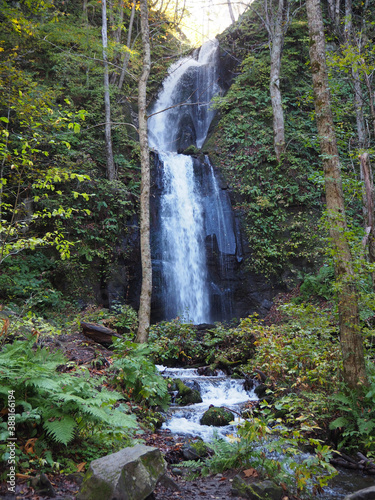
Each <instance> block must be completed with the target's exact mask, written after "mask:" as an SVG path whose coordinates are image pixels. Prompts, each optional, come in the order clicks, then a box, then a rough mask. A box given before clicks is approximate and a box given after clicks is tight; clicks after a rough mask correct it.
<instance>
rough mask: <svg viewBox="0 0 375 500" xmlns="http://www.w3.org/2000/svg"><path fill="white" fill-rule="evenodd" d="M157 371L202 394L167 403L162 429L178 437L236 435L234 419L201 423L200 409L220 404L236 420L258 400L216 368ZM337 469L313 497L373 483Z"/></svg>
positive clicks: (333, 496) (328, 497) (335, 497)
mask: <svg viewBox="0 0 375 500" xmlns="http://www.w3.org/2000/svg"><path fill="white" fill-rule="evenodd" d="M158 370H159V371H160V373H161V374H162V375H163V376H164V377H169V378H171V379H177V378H178V379H180V380H181V381H182V382H183V383H184V384H185V385H187V386H188V387H190V388H192V389H196V390H198V391H199V392H200V394H201V397H202V403H197V404H192V405H188V406H178V405H177V404H174V403H172V405H171V406H170V408H169V410H168V412H167V414H166V421H165V423H164V424H163V426H162V429H165V430H166V429H168V430H169V431H170V432H171V433H172V434H174V435H175V436H176V437H177V438H178V439H181V438H194V437H199V438H201V439H203V441H204V442H206V443H209V442H210V441H212V440H213V439H215V437H217V438H219V439H220V438H223V439H226V436H228V435H231V434H236V427H237V422H236V424H233V425H228V426H223V427H213V426H207V425H201V424H200V419H201V418H202V415H203V414H204V412H205V411H206V410H207V409H208V408H209V407H210V405H213V406H218V407H222V406H223V407H225V408H228V409H230V410H232V411H233V412H234V414H235V415H236V418H235V421H237V420H238V417H237V414H238V413H240V412H241V409H242V408H244V406H245V405H246V403H248V402H249V401H250V402H251V401H257V400H258V398H257V396H256V394H255V393H254V390H250V391H246V390H245V389H244V380H241V379H231V378H230V377H229V376H228V375H226V374H225V373H224V372H221V371H220V370H218V371H217V375H216V376H205V375H199V373H198V370H197V369H194V368H167V367H165V366H158ZM306 456H307V455H306ZM338 470H339V475H338V476H336V477H335V478H334V479H333V480H332V482H331V484H330V486H329V487H327V488H325V491H324V493H323V494H321V495H317V496H316V498H317V499H319V500H342V499H343V498H344V497H345V495H348V494H349V493H353V492H354V491H358V490H360V489H363V488H368V487H370V486H374V485H375V479H374V477H373V476H364V475H361V474H359V473H356V472H352V471H349V470H346V469H338Z"/></svg>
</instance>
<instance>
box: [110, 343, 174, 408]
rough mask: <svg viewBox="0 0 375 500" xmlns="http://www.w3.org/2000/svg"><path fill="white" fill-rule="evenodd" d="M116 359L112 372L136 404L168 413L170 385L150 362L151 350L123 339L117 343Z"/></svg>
mask: <svg viewBox="0 0 375 500" xmlns="http://www.w3.org/2000/svg"><path fill="white" fill-rule="evenodd" d="M114 349H115V352H116V358H117V359H115V361H114V363H113V365H112V371H113V372H114V376H115V380H116V381H117V384H118V385H120V386H121V388H122V389H125V390H126V391H128V392H130V393H131V396H132V399H133V400H134V401H136V402H146V403H147V404H148V405H150V406H160V407H161V408H162V409H163V410H165V409H167V408H168V406H169V403H170V396H169V393H168V381H167V380H166V379H164V378H163V377H162V376H161V375H160V373H159V372H158V370H157V368H156V367H155V365H154V363H153V362H152V361H151V360H150V357H149V356H150V353H151V348H150V347H148V346H147V345H145V344H140V345H139V344H135V343H133V342H130V341H124V340H122V339H115V340H114Z"/></svg>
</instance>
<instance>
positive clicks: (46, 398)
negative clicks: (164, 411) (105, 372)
mask: <svg viewBox="0 0 375 500" xmlns="http://www.w3.org/2000/svg"><path fill="white" fill-rule="evenodd" d="M34 341H35V338H34V337H33V336H30V337H29V338H28V339H27V340H26V341H21V340H15V341H14V342H13V344H7V345H5V346H3V348H2V350H1V352H0V398H1V402H2V407H3V408H7V398H8V394H9V393H10V392H9V391H12V392H11V394H12V395H14V398H15V423H16V429H17V435H18V436H20V437H21V435H22V434H23V435H25V436H27V438H28V439H29V438H32V437H38V438H42V439H43V435H44V438H45V439H46V440H49V441H50V442H52V443H61V444H63V445H67V444H68V443H69V442H71V441H72V440H73V439H74V438H75V437H78V436H79V435H87V434H88V433H93V434H98V435H102V437H103V439H125V440H126V439H129V438H130V437H131V436H132V435H133V433H134V430H135V429H137V423H136V421H135V417H134V416H131V415H126V414H125V410H126V407H123V406H119V407H117V408H115V404H116V403H117V401H118V400H120V399H122V395H121V394H119V393H118V392H114V391H110V390H108V389H106V388H105V387H104V386H102V384H103V382H104V381H103V379H99V378H96V379H95V378H93V377H92V376H91V374H90V373H89V371H88V370H87V369H86V368H83V367H80V368H79V369H78V370H77V371H76V372H75V373H74V374H72V373H70V374H66V373H59V372H58V371H57V369H58V367H59V366H60V365H64V364H65V363H66V362H67V360H66V358H65V357H64V356H63V355H62V354H61V352H59V351H57V352H51V351H49V350H48V349H46V348H41V347H35V346H34ZM7 437H8V431H7V422H6V421H3V422H2V423H1V424H0V439H1V441H3V442H4V440H6V438H7ZM1 449H2V452H3V453H4V452H5V453H6V446H5V445H2V448H1Z"/></svg>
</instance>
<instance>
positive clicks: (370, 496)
mask: <svg viewBox="0 0 375 500" xmlns="http://www.w3.org/2000/svg"><path fill="white" fill-rule="evenodd" d="M374 499H375V486H370V487H369V488H365V489H364V490H359V491H356V492H355V493H352V494H351V495H347V496H346V497H345V498H344V500H374Z"/></svg>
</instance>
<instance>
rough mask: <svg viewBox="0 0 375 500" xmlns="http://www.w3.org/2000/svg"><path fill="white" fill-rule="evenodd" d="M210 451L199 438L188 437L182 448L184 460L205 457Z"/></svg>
mask: <svg viewBox="0 0 375 500" xmlns="http://www.w3.org/2000/svg"><path fill="white" fill-rule="evenodd" d="M211 452H212V450H211V448H209V447H208V446H207V444H206V443H205V442H204V441H203V440H202V439H200V438H194V439H188V440H187V441H186V442H185V443H184V446H183V448H182V455H183V457H184V459H185V460H199V459H200V458H204V457H207V456H208V455H209V454H210V453H211Z"/></svg>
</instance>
